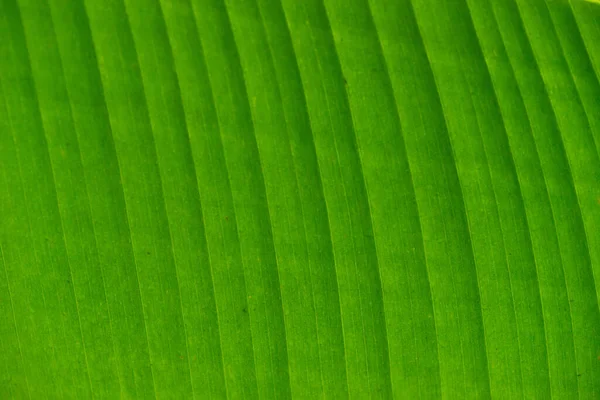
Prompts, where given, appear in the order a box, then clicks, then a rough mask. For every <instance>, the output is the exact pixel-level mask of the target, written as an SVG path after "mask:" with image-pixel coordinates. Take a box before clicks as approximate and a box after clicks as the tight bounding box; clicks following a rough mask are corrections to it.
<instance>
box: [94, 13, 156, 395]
mask: <svg viewBox="0 0 600 400" xmlns="http://www.w3.org/2000/svg"><path fill="white" fill-rule="evenodd" d="M84 11H85V14H86V17H87V18H86V22H87V24H88V27H89V28H90V39H91V42H92V45H93V46H94V53H95V54H96V57H95V62H96V66H97V69H98V73H99V75H100V78H101V86H102V93H103V103H104V105H105V107H106V113H107V115H109V114H110V110H109V107H108V104H107V100H106V88H105V85H106V83H105V82H104V81H103V80H102V73H101V71H100V64H99V63H98V56H97V55H98V49H97V46H96V44H95V42H94V35H93V34H91V31H92V29H91V24H90V22H89V21H90V19H89V12H88V11H87V7H84ZM115 45H116V47H117V49H116V51H118V52H120V51H121V45H120V41H119V39H118V38H117V40H116V41H115ZM109 122H110V118H109ZM110 127H111V132H110V134H111V138H112V143H113V147H114V153H115V155H116V159H117V163H116V165H117V168H118V170H119V186H120V187H121V192H122V195H123V205H124V207H123V208H124V211H125V214H126V216H127V232H128V234H129V242H130V243H131V256H132V259H133V262H134V264H135V271H136V274H135V279H136V283H137V293H138V295H139V297H140V306H141V311H142V321H143V325H144V334H145V341H146V348H147V350H148V360H149V362H150V365H149V366H150V374H151V378H152V382H151V383H152V392H153V394H154V397H156V382H155V380H154V371H153V368H152V355H151V352H150V340H149V338H148V326H147V323H146V315H145V314H146V313H145V311H144V303H143V302H142V301H141V287H140V280H139V272H138V271H139V267H138V264H137V259H136V257H135V252H134V251H133V236H132V234H131V228H130V221H131V218H130V217H129V210H128V209H127V203H126V202H125V189H124V187H123V172H122V171H121V165H120V162H119V157H118V155H117V151H116V144H115V143H114V132H113V129H114V127H113V124H112V123H110ZM136 386H137V385H136Z"/></svg>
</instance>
